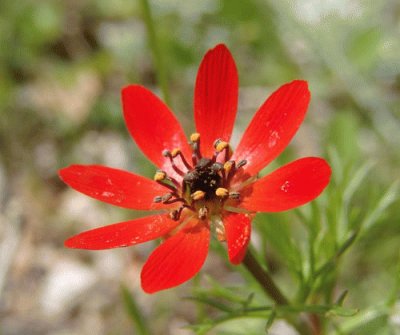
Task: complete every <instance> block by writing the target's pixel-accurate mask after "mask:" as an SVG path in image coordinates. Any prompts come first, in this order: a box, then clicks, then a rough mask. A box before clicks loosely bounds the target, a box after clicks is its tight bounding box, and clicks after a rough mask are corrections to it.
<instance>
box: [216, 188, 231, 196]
mask: <svg viewBox="0 0 400 335" xmlns="http://www.w3.org/2000/svg"><path fill="white" fill-rule="evenodd" d="M215 194H216V196H217V197H220V198H225V197H227V196H228V194H229V191H228V190H227V189H226V188H223V187H218V188H217V189H216V190H215Z"/></svg>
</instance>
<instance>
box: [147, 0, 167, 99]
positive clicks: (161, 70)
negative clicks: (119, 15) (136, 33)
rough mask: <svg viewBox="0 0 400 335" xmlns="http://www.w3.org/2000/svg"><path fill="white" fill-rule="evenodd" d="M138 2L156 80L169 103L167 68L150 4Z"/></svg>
mask: <svg viewBox="0 0 400 335" xmlns="http://www.w3.org/2000/svg"><path fill="white" fill-rule="evenodd" d="M140 2H141V5H142V11H143V19H144V22H145V24H146V29H147V35H148V40H149V44H150V49H151V52H152V54H153V61H154V66H155V68H156V72H157V80H158V83H159V85H160V88H161V91H162V94H163V98H164V102H165V103H166V104H167V105H169V104H170V98H169V92H168V78H167V68H166V67H165V63H164V59H163V58H162V55H163V53H162V52H161V49H160V44H159V42H158V39H157V35H156V30H155V25H154V20H153V16H152V14H151V8H150V4H149V1H148V0H140Z"/></svg>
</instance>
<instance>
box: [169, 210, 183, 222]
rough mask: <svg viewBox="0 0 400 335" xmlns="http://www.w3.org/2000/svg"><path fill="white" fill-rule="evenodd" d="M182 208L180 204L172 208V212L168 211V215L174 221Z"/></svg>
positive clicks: (179, 215) (177, 218) (178, 216)
mask: <svg viewBox="0 0 400 335" xmlns="http://www.w3.org/2000/svg"><path fill="white" fill-rule="evenodd" d="M184 208H185V207H184V206H181V207H179V208H178V209H174V210H173V211H172V212H170V213H169V217H170V218H171V219H172V220H174V221H178V220H179V218H180V217H181V214H182V211H183V209H184Z"/></svg>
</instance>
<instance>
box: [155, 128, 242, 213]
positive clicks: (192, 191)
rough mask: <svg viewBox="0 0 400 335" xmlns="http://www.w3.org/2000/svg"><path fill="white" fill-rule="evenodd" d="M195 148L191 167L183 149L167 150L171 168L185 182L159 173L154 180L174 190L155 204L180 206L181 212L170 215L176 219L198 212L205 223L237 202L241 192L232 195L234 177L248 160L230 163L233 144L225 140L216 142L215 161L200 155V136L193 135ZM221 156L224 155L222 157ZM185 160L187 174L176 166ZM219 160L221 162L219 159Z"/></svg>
mask: <svg viewBox="0 0 400 335" xmlns="http://www.w3.org/2000/svg"><path fill="white" fill-rule="evenodd" d="M190 144H191V147H192V157H191V158H192V159H191V164H190V163H188V161H187V160H186V158H185V157H184V156H183V154H182V153H181V151H180V149H179V148H176V149H174V150H172V151H169V150H164V151H163V155H164V156H165V157H168V158H169V159H170V162H171V166H172V167H173V169H174V170H175V172H176V173H177V174H179V175H180V176H181V177H182V181H181V183H179V182H178V181H177V180H176V179H174V178H172V177H170V176H168V175H167V174H166V172H165V171H162V170H159V171H157V172H156V174H155V175H154V180H155V181H156V182H158V183H161V184H162V185H164V186H166V187H167V188H169V189H170V190H171V192H170V193H167V194H164V195H162V196H157V197H155V198H154V202H157V203H159V202H162V203H164V204H171V203H175V202H176V203H180V206H179V207H178V208H177V209H174V210H172V211H171V212H170V214H169V215H170V217H171V218H172V219H173V220H179V218H180V216H181V213H182V211H183V210H184V209H188V210H190V211H193V212H195V213H197V215H198V218H199V219H201V220H205V219H207V218H209V217H210V216H212V215H216V214H220V212H221V210H222V208H223V206H224V204H225V202H226V201H229V200H232V201H237V200H239V198H240V194H239V193H238V192H235V191H233V192H230V191H229V188H230V182H231V180H232V177H233V176H234V174H235V173H236V172H237V170H238V169H240V168H241V167H242V166H244V165H245V164H246V161H245V160H241V161H239V162H238V163H236V162H235V161H234V160H230V157H231V156H232V150H231V148H230V146H229V144H228V143H227V142H225V141H222V140H221V139H217V140H216V141H215V142H214V149H215V151H214V155H213V157H211V158H205V157H202V155H201V153H200V134H198V133H194V134H192V135H191V136H190ZM220 155H223V156H222V158H221V157H220ZM178 157H179V159H180V160H181V162H182V163H183V165H184V166H185V169H186V171H182V170H181V169H180V168H179V167H178V166H177V165H176V163H175V162H176V159H178ZM218 158H219V159H218Z"/></svg>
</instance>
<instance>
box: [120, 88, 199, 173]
mask: <svg viewBox="0 0 400 335" xmlns="http://www.w3.org/2000/svg"><path fill="white" fill-rule="evenodd" d="M122 105H123V109H124V117H125V121H126V125H127V127H128V130H129V132H130V134H131V136H132V137H133V139H134V140H135V141H136V143H137V145H138V146H139V148H140V149H141V150H142V151H143V153H144V154H145V155H146V156H147V157H148V158H149V159H150V160H151V161H152V162H153V163H154V164H155V165H156V166H158V167H159V168H161V169H163V170H165V171H166V172H167V173H168V174H169V175H171V176H175V172H174V170H173V169H172V167H171V164H170V162H169V160H168V159H167V158H165V157H164V156H163V155H162V152H163V150H165V149H167V150H173V149H175V148H180V149H181V151H182V153H183V154H184V155H185V157H186V158H187V159H190V158H191V150H190V147H189V145H188V143H187V139H186V137H185V134H184V132H183V130H182V127H181V125H180V124H179V122H178V120H177V119H176V117H175V116H174V114H172V112H171V111H170V110H169V108H168V107H167V106H166V105H165V104H164V103H163V102H162V101H161V100H160V99H159V98H158V97H157V96H156V95H154V94H153V93H152V92H150V91H149V90H147V89H146V88H144V87H142V86H138V85H131V86H127V87H125V88H124V89H123V90H122ZM176 161H177V162H178V164H177V165H178V166H179V167H180V168H182V169H184V167H183V164H180V163H181V162H180V160H179V159H176Z"/></svg>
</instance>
